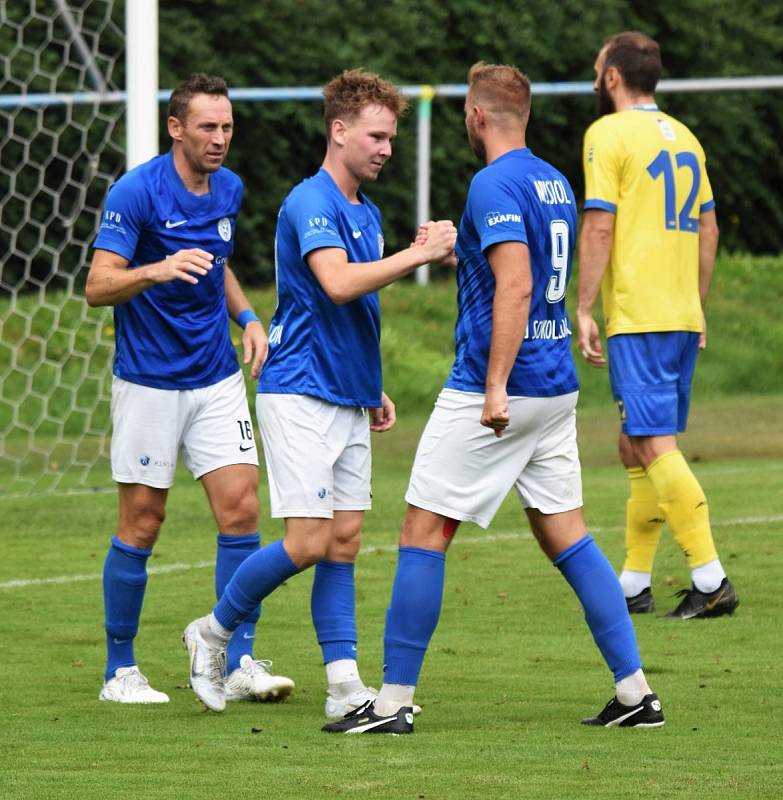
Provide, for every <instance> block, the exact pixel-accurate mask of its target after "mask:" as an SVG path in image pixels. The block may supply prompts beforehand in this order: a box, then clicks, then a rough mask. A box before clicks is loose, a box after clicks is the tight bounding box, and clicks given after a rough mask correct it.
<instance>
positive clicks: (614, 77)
mask: <svg viewBox="0 0 783 800" xmlns="http://www.w3.org/2000/svg"><path fill="white" fill-rule="evenodd" d="M622 79H623V76H622V74H621V73H620V70H619V69H617V67H607V68H606V70H605V71H604V86H606V88H607V89H615V88H617V86H618V85H619V84H620V81H622Z"/></svg>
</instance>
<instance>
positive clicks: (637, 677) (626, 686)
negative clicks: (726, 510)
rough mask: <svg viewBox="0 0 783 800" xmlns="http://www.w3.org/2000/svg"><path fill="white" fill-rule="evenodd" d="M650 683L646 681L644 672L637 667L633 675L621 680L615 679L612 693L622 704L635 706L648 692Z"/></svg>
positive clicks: (649, 691)
mask: <svg viewBox="0 0 783 800" xmlns="http://www.w3.org/2000/svg"><path fill="white" fill-rule="evenodd" d="M651 692H652V689H650V684H648V683H647V678H645V677H644V673H643V672H642V671H641V670H640V669H637V670H636V672H634V673H633V675H628V676H627V677H625V678H623V679H622V680H621V681H617V683H615V685H614V693H615V695H617V700H618V701H619V702H620V703H622V704H623V705H624V706H636V705H639V703H641V702H642V698H644V697H645V696H646V695H648V694H650V693H651Z"/></svg>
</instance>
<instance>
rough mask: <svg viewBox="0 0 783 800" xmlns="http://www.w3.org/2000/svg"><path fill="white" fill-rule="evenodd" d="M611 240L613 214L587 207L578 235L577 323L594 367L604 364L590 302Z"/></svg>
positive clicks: (606, 261)
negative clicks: (580, 231)
mask: <svg viewBox="0 0 783 800" xmlns="http://www.w3.org/2000/svg"><path fill="white" fill-rule="evenodd" d="M613 241H614V214H613V213H612V212H611V211H601V210H599V209H588V210H586V211H585V213H584V218H583V220H582V233H581V235H580V236H579V286H578V289H577V305H576V325H577V331H578V342H579V349H580V350H581V352H582V355H583V356H584V357H585V358H586V359H587V362H588V364H592V366H594V367H603V366H604V365H605V364H606V359H605V358H604V355H603V348H602V347H601V334H600V332H599V330H598V325H597V323H596V321H595V320H594V319H593V306H594V305H595V301H596V298H597V297H598V292H599V291H600V289H601V281H602V280H603V277H604V272H606V267H607V266H608V264H609V256H610V254H611V252H612V242H613Z"/></svg>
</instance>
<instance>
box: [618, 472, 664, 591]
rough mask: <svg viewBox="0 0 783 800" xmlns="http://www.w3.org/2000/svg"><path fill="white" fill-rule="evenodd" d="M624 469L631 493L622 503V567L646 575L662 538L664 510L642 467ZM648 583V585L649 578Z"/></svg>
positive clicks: (649, 571) (650, 568) (651, 566)
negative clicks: (623, 507)
mask: <svg viewBox="0 0 783 800" xmlns="http://www.w3.org/2000/svg"><path fill="white" fill-rule="evenodd" d="M627 472H628V481H629V483H630V495H629V497H628V502H627V503H626V506H625V563H624V564H623V570H624V571H631V572H643V573H647V575H648V576H649V574H650V573H651V572H652V568H653V560H654V559H655V551H656V550H657V549H658V542H659V541H660V539H661V528H662V527H663V522H664V519H663V511H662V510H661V508H660V507H659V505H658V493H657V492H656V490H655V487H654V486H653V484H652V483H651V482H650V479H649V478H648V477H647V473H646V472H645V471H644V470H643V469H642V468H641V467H629V468H628V470H627ZM647 585H648V586H649V582H648V583H647ZM642 588H644V587H642ZM634 594H637V593H636V592H634Z"/></svg>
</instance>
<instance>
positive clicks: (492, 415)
mask: <svg viewBox="0 0 783 800" xmlns="http://www.w3.org/2000/svg"><path fill="white" fill-rule="evenodd" d="M510 421H511V417H510V414H509V411H508V394H507V393H506V390H505V389H487V391H486V394H485V395H484V408H483V410H482V412H481V424H482V425H483V426H484V427H485V428H492V430H493V431H495V436H497V437H498V439H499V438H500V437H501V436H502V435H503V431H504V430H505V429H506V428H507V427H508V425H509V422H510Z"/></svg>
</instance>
